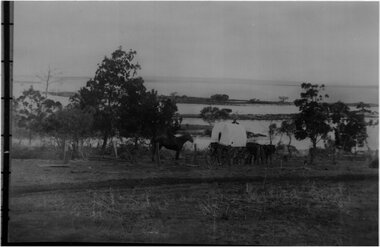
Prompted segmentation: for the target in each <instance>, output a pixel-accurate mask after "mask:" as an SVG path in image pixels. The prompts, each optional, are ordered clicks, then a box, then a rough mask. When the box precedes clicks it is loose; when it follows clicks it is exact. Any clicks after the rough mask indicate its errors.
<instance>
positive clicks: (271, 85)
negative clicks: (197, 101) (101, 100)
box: [13, 77, 379, 103]
mask: <svg viewBox="0 0 380 247" xmlns="http://www.w3.org/2000/svg"><path fill="white" fill-rule="evenodd" d="M88 79H89V77H62V78H59V79H58V80H57V82H56V83H54V84H52V85H51V86H50V91H53V92H60V91H61V92H62V91H71V92H76V91H78V90H79V89H80V87H82V86H84V85H85V84H86V82H87V81H88ZM14 81H15V83H14V85H13V88H14V90H13V91H14V95H15V96H18V95H20V94H21V92H22V90H25V89H27V88H28V87H30V86H31V85H33V87H34V88H35V89H39V90H43V88H44V85H43V84H42V83H38V81H37V80H36V78H35V77H15V79H14ZM30 82H32V83H30ZM144 84H145V86H146V88H147V89H149V90H151V89H155V90H157V91H158V93H159V94H165V95H168V94H170V93H172V92H177V93H178V94H179V95H187V96H197V97H209V96H210V95H212V94H216V93H219V94H227V95H229V97H230V98H232V99H245V100H247V99H253V98H256V99H260V100H267V101H277V100H278V97H279V96H286V97H289V100H290V101H293V100H294V99H296V98H299V94H300V92H301V87H300V84H301V82H299V83H297V82H273V81H258V80H254V81H249V80H237V79H220V80H219V79H193V78H191V79H186V78H178V79H173V78H159V79H152V78H145V83H144ZM326 93H327V94H328V95H329V96H330V97H329V101H331V102H334V101H338V100H341V101H343V102H346V103H354V102H360V101H364V102H367V103H378V101H379V87H378V86H349V85H340V86H333V85H330V86H329V85H328V84H327V85H326Z"/></svg>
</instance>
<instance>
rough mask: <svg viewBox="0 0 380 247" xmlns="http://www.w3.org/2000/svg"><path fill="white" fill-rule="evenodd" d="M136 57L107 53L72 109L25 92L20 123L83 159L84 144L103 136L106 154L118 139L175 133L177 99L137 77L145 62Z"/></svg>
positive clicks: (20, 103)
mask: <svg viewBox="0 0 380 247" xmlns="http://www.w3.org/2000/svg"><path fill="white" fill-rule="evenodd" d="M135 55H136V52H135V51H132V50H130V51H128V52H126V51H123V50H122V48H121V47H120V48H119V49H117V50H116V51H114V52H113V53H112V55H111V57H105V58H104V59H103V61H102V62H101V63H100V64H99V67H98V69H97V71H96V73H95V76H94V77H93V78H92V79H90V80H89V81H88V82H87V84H86V86H85V87H82V88H81V89H80V90H79V92H77V93H76V94H75V95H73V96H72V97H71V98H70V104H69V105H68V106H66V107H62V105H61V104H60V103H59V102H54V101H52V100H50V99H47V98H46V96H45V97H44V96H42V95H41V94H40V93H39V92H38V91H35V90H34V89H33V88H32V87H31V88H30V89H29V90H27V91H24V92H23V94H22V96H20V97H19V98H18V99H17V100H16V101H15V107H14V123H15V125H16V127H17V128H21V129H25V130H27V131H28V135H29V140H30V141H31V139H32V135H33V134H36V135H40V136H45V137H49V138H51V139H52V140H54V141H55V144H56V146H57V147H58V148H59V149H60V150H61V151H62V153H64V152H66V151H67V150H68V149H71V150H72V151H73V156H72V157H82V158H83V157H84V155H83V151H82V150H83V143H84V141H85V140H87V139H89V138H96V139H97V138H100V139H102V140H103V142H102V145H101V151H102V152H104V151H105V149H106V146H107V143H108V141H110V140H112V139H113V138H118V139H120V140H121V141H122V140H123V138H127V139H133V140H134V143H135V146H136V147H137V146H138V143H139V140H140V139H142V138H146V139H154V138H155V137H156V136H157V135H158V134H160V132H175V131H176V130H177V129H179V127H180V122H181V118H180V116H179V115H178V114H177V113H176V112H177V106H176V104H175V102H174V101H172V100H170V99H163V100H160V99H159V97H158V96H157V92H156V91H154V90H152V91H147V90H146V88H145V86H144V80H143V79H142V78H141V77H139V76H137V72H138V70H139V69H140V65H139V64H138V63H136V62H135V60H134V58H135ZM48 83H49V80H47V84H48ZM47 88H48V86H47ZM46 95H47V93H46Z"/></svg>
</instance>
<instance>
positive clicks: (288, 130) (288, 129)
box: [278, 120, 296, 156]
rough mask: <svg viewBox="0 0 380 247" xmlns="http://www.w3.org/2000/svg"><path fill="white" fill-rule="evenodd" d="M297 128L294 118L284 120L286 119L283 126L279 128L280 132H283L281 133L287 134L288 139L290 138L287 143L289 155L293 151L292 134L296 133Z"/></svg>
mask: <svg viewBox="0 0 380 247" xmlns="http://www.w3.org/2000/svg"><path fill="white" fill-rule="evenodd" d="M295 130H296V126H295V124H294V121H293V120H284V121H282V123H281V126H280V127H279V128H278V132H279V133H281V134H285V135H286V136H287V137H288V139H289V142H288V145H287V146H288V152H289V156H292V153H291V143H292V136H293V135H294V133H295Z"/></svg>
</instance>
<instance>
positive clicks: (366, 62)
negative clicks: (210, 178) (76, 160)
mask: <svg viewBox="0 0 380 247" xmlns="http://www.w3.org/2000/svg"><path fill="white" fill-rule="evenodd" d="M14 11H15V20H14V22H15V26H14V76H15V78H17V77H18V76H35V75H36V74H40V73H43V72H46V71H47V68H48V67H49V66H50V67H52V68H55V69H56V70H57V71H60V72H61V75H64V76H87V77H93V76H94V73H95V70H96V68H97V64H98V63H100V62H101V60H102V59H103V58H104V56H109V55H110V54H111V53H112V51H114V50H116V49H117V48H118V47H119V46H122V47H123V49H125V50H129V49H133V50H136V51H137V57H136V59H137V61H138V62H139V63H140V64H141V66H142V70H141V71H140V75H141V76H143V77H144V76H146V77H150V78H155V77H169V78H177V77H188V78H221V79H226V78H235V79H247V80H263V81H265V80H267V81H277V82H280V83H281V82H283V83H287V82H302V81H308V82H315V83H325V84H327V85H329V84H334V85H357V86H362V85H378V83H379V82H378V81H379V80H378V70H379V63H378V56H379V50H378V45H379V38H378V37H379V14H378V11H379V6H378V3H377V2H77V1H75V2H16V3H15V8H14Z"/></svg>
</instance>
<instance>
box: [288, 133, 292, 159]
mask: <svg viewBox="0 0 380 247" xmlns="http://www.w3.org/2000/svg"><path fill="white" fill-rule="evenodd" d="M291 143H292V137H291V136H289V143H288V152H289V157H292V151H291V150H290V144H291Z"/></svg>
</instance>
